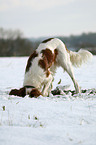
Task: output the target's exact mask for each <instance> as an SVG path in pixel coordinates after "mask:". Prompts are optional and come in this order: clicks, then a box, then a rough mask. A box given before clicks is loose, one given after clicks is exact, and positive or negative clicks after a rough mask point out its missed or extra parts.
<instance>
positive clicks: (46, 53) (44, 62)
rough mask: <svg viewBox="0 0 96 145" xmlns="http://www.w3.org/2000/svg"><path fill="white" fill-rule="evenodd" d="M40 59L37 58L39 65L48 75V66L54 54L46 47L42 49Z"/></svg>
mask: <svg viewBox="0 0 96 145" xmlns="http://www.w3.org/2000/svg"><path fill="white" fill-rule="evenodd" d="M41 53H42V59H40V60H39V63H38V64H39V65H40V66H41V68H43V69H44V70H45V71H46V76H47V77H48V76H49V74H50V72H49V70H48V68H50V67H51V65H52V63H53V62H54V54H53V53H52V51H51V50H50V49H48V48H46V49H44V50H42V52H41Z"/></svg>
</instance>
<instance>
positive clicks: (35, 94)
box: [29, 88, 42, 98]
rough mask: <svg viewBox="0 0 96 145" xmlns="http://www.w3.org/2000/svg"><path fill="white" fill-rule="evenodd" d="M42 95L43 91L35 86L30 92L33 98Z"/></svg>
mask: <svg viewBox="0 0 96 145" xmlns="http://www.w3.org/2000/svg"><path fill="white" fill-rule="evenodd" d="M40 95H42V93H41V92H40V91H39V90H38V89H36V88H34V89H32V91H31V92H30V95H29V96H30V97H31V98H33V97H35V98H37V97H39V96H40Z"/></svg>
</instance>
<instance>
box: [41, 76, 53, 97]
mask: <svg viewBox="0 0 96 145" xmlns="http://www.w3.org/2000/svg"><path fill="white" fill-rule="evenodd" d="M52 80H53V77H52V75H51V74H50V76H49V77H48V78H47V79H46V81H44V87H43V90H42V94H43V96H48V95H49V93H50V92H51V89H52Z"/></svg>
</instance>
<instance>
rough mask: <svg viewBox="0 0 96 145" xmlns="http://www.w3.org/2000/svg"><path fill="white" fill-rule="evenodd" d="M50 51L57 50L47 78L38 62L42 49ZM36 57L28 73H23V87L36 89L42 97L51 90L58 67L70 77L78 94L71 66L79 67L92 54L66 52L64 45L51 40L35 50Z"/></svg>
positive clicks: (86, 52)
mask: <svg viewBox="0 0 96 145" xmlns="http://www.w3.org/2000/svg"><path fill="white" fill-rule="evenodd" d="M46 48H48V49H50V50H51V51H52V52H53V53H54V50H55V49H57V50H58V55H57V58H56V63H53V64H52V66H51V68H49V71H50V72H51V73H50V75H49V76H48V77H46V72H45V71H44V69H42V68H41V67H40V66H39V65H38V62H39V60H40V59H42V58H41V57H42V54H41V53H40V52H41V51H42V50H43V49H46ZM36 52H37V53H38V56H37V57H35V58H34V59H33V61H32V65H31V67H30V69H29V71H28V72H26V73H25V77H24V83H23V85H24V86H27V85H30V86H34V87H36V88H37V89H38V90H40V91H41V92H42V94H43V95H44V96H46V95H48V93H50V91H51V89H52V81H53V76H54V73H55V70H56V68H57V67H58V66H61V67H62V68H63V69H64V70H65V71H66V72H67V73H68V74H69V76H70V77H71V79H72V81H73V83H74V87H75V90H76V93H80V88H79V85H78V83H77V81H76V80H75V77H74V74H73V69H72V65H74V66H77V67H78V66H80V65H81V64H82V63H83V62H86V61H87V60H88V59H89V58H90V57H91V56H92V54H91V53H90V52H88V51H86V50H80V51H79V52H72V51H69V52H68V51H67V50H66V47H65V44H64V43H63V42H62V41H61V40H59V39H57V38H54V39H51V40H50V41H48V42H47V43H41V44H40V45H39V46H38V48H37V49H36Z"/></svg>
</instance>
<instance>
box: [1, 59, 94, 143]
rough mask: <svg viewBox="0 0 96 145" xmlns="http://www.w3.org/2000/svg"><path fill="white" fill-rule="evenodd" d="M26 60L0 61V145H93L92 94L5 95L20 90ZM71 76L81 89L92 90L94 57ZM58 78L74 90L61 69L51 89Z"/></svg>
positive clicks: (62, 83) (62, 84) (68, 78)
mask: <svg viewBox="0 0 96 145" xmlns="http://www.w3.org/2000/svg"><path fill="white" fill-rule="evenodd" d="M27 59H28V58H27V57H20V58H18V57H16V58H13V57H12V58H6V57H5V58H0V145H96V92H95V93H90V94H89V93H85V94H84V93H83V94H78V95H76V96H71V94H70V93H69V94H67V95H65V94H63V95H59V96H58V95H57V96H53V95H50V97H42V96H40V97H39V98H37V99H36V98H29V97H28V96H26V97H25V98H19V97H15V96H9V95H8V93H9V91H10V90H11V89H12V88H20V87H22V84H23V76H24V70H25V66H26V63H27ZM74 74H75V77H76V80H77V81H78V83H79V85H80V87H81V89H92V90H93V89H96V56H94V57H93V59H92V61H91V62H89V63H88V64H87V65H83V66H82V67H81V68H77V69H76V68H74ZM60 79H61V84H60V85H61V86H66V85H68V86H69V88H68V89H71V90H74V86H73V83H72V81H71V79H70V77H69V76H68V75H67V73H63V70H62V69H61V68H59V69H58V70H57V73H56V76H55V80H54V88H56V86H58V82H59V81H60Z"/></svg>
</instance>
